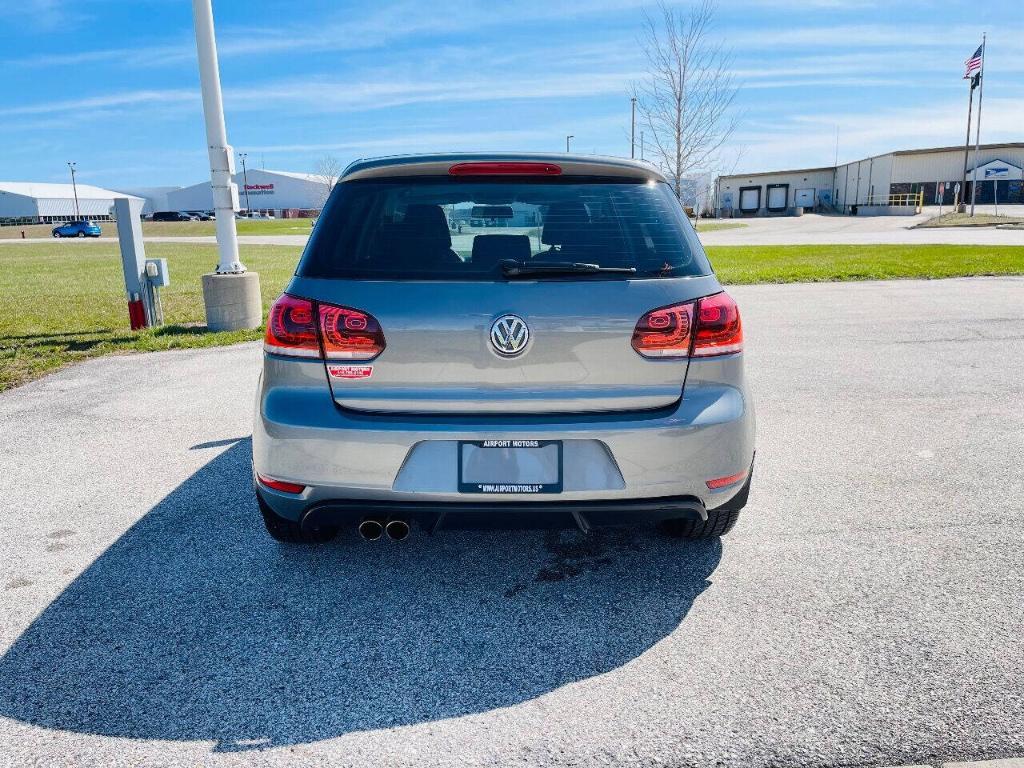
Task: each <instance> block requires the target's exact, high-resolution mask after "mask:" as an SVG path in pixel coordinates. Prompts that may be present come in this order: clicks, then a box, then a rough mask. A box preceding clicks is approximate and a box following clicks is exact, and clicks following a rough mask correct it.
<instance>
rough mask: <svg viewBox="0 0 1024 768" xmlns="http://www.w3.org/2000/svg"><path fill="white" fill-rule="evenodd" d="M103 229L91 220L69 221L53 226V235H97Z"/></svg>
mask: <svg viewBox="0 0 1024 768" xmlns="http://www.w3.org/2000/svg"><path fill="white" fill-rule="evenodd" d="M102 232H103V230H101V229H100V227H99V224H96V223H95V222H92V221H86V220H83V221H69V222H68V223H67V224H61V225H60V226H59V227H54V228H53V236H54V237H99V236H100V235H101V234H102Z"/></svg>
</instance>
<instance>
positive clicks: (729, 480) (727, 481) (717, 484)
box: [706, 470, 747, 491]
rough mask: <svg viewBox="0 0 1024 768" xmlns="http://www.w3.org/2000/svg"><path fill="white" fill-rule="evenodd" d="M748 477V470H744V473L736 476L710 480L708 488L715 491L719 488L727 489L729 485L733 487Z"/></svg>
mask: <svg viewBox="0 0 1024 768" xmlns="http://www.w3.org/2000/svg"><path fill="white" fill-rule="evenodd" d="M746 476H747V470H743V471H742V472H737V473H736V474H735V475H728V476H726V477H716V478H715V479H714V480H708V481H707V483H706V485H707V486H708V488H710V489H711V490H712V491H714V490H717V489H718V488H725V487H726V486H727V485H733V484H734V483H738V482H739V481H740V480H743V479H744V478H745V477H746Z"/></svg>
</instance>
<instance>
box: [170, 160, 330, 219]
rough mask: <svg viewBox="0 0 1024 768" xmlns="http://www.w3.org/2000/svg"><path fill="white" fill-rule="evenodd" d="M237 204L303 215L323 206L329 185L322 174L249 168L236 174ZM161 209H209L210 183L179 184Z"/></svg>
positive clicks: (247, 207) (274, 211) (279, 213)
mask: <svg viewBox="0 0 1024 768" xmlns="http://www.w3.org/2000/svg"><path fill="white" fill-rule="evenodd" d="M233 179H234V182H235V184H237V185H238V205H239V207H240V208H241V209H243V210H252V211H261V212H273V213H274V215H276V216H302V215H308V214H310V213H312V212H314V211H319V210H320V209H321V208H323V205H324V202H326V200H327V194H328V192H330V188H329V186H328V185H327V183H326V182H325V181H324V179H323V178H322V177H319V176H315V175H313V174H309V173H294V172H292V171H264V170H260V169H249V170H247V171H246V173H245V174H243V173H242V172H241V171H239V172H238V173H236V174H235V175H234V176H233ZM161 202H163V203H164V205H165V207H162V208H154V209H155V210H158V211H206V210H210V209H212V208H213V191H212V190H211V188H210V182H209V181H204V182H201V183H199V184H193V185H192V186H190V187H180V188H179V189H174V190H171V191H169V192H167V193H166V194H165V196H164V197H163V199H162V200H161Z"/></svg>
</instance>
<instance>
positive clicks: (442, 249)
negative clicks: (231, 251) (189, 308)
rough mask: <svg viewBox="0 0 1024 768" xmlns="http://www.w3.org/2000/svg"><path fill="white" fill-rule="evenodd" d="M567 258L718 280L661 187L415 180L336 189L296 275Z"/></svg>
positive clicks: (406, 273) (480, 268)
mask: <svg viewBox="0 0 1024 768" xmlns="http://www.w3.org/2000/svg"><path fill="white" fill-rule="evenodd" d="M565 262H569V263H584V264H596V265H599V266H601V267H612V268H633V269H635V270H636V272H635V274H623V273H594V274H587V275H585V276H582V278H583V279H588V280H600V279H616V280H621V279H624V278H627V277H628V278H635V277H644V278H659V277H681V276H694V275H706V274H710V273H711V267H710V265H709V264H708V261H707V258H706V257H705V255H704V252H703V250H702V249H701V246H700V243H699V241H698V240H697V236H696V234H695V233H694V232H693V228H692V227H691V226H690V224H689V222H688V221H687V220H686V216H685V214H683V212H682V209H681V208H680V207H679V203H678V202H677V201H676V199H675V197H674V195H673V194H672V191H671V189H670V188H669V186H668V185H667V184H665V183H664V182H660V183H659V182H645V181H630V180H621V179H586V178H580V177H574V178H558V179H531V180H523V179H521V178H520V179H516V178H511V179H510V178H494V179H486V180H481V179H480V178H472V179H470V178H450V177H413V178H389V179H367V180H357V181H349V182H343V183H341V184H338V185H337V186H336V187H335V189H334V192H333V193H332V194H331V198H330V200H329V201H328V203H327V206H326V207H325V208H324V211H323V214H322V215H321V216H320V219H319V220H318V222H317V225H316V228H315V230H314V232H313V235H312V237H311V238H310V241H309V244H308V245H307V247H306V251H305V253H304V254H303V256H302V260H301V261H300V262H299V268H298V272H297V274H298V275H299V276H300V277H313V278H345V279H366V280H403V279H404V280H490V281H493V280H502V279H504V277H503V265H506V266H507V265H508V264H510V263H518V264H523V265H526V266H530V265H538V264H547V263H565ZM558 279H566V276H564V275H562V276H559V277H558ZM569 279H581V276H578V275H572V276H571V277H570V278H569Z"/></svg>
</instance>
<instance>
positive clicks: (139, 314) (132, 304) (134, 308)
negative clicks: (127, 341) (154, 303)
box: [128, 299, 146, 331]
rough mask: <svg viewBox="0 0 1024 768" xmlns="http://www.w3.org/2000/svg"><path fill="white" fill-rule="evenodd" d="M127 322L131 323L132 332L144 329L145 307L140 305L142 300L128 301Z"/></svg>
mask: <svg viewBox="0 0 1024 768" xmlns="http://www.w3.org/2000/svg"><path fill="white" fill-rule="evenodd" d="M128 321H129V322H130V323H131V326H132V330H133V331H138V330H141V329H142V328H145V327H146V307H145V305H144V304H143V303H142V299H130V300H129V301H128Z"/></svg>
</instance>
